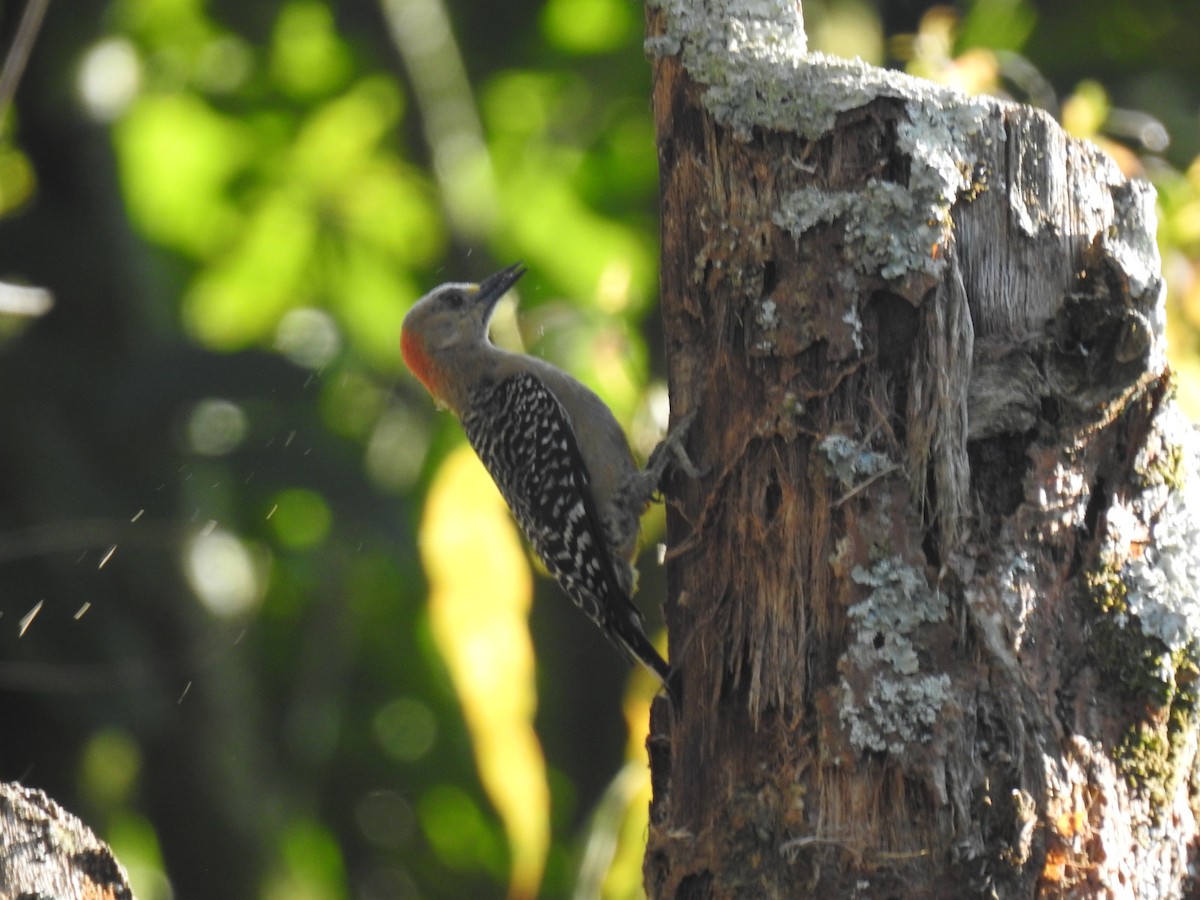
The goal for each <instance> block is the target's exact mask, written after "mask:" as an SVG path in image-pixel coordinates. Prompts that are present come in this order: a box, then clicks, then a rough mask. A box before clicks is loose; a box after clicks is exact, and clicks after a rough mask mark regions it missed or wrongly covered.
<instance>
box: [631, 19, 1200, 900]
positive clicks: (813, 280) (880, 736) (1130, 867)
mask: <svg viewBox="0 0 1200 900" xmlns="http://www.w3.org/2000/svg"><path fill="white" fill-rule="evenodd" d="M648 22H649V35H650V37H649V39H648V42H647V47H648V49H649V51H650V54H651V56H652V58H653V65H654V78H655V81H654V106H655V114H656V119H657V128H658V142H659V162H660V167H661V182H662V217H663V268H662V291H663V305H664V317H665V325H666V332H667V341H668V347H667V351H668V363H669V371H670V381H671V385H670V386H671V393H672V397H673V402H674V404H675V406H676V408H677V409H679V410H682V411H685V412H686V411H688V410H690V409H693V408H695V409H698V410H699V417H698V419H697V421H696V424H695V425H694V426H693V429H692V433H691V447H690V450H691V453H692V456H693V458H694V459H697V460H698V461H699V462H700V463H701V464H703V465H707V466H708V471H707V474H706V476H705V477H704V478H702V479H699V480H695V481H690V482H683V481H680V482H677V483H676V485H675V490H674V491H673V493H672V498H671V505H670V509H671V512H670V520H669V528H670V537H671V545H672V548H673V549H672V552H671V554H670V557H669V558H670V561H669V563H668V567H669V568H668V578H669V580H670V584H671V592H672V599H671V601H670V603H669V604H668V610H667V616H668V625H669V629H670V635H671V659H672V662H673V664H675V665H676V666H678V667H679V668H680V670H681V671H682V683H683V695H684V702H683V705H682V709H681V710H680V711H679V712H677V713H675V714H674V715H672V714H671V712H670V709H669V707H668V706H667V705H666V704H665V702H663V701H660V702H659V703H658V704H657V705H656V707H655V710H654V714H653V717H652V724H651V738H650V742H649V747H650V751H651V766H652V775H653V781H654V801H653V804H652V806H651V830H650V836H649V846H648V848H647V854H646V862H645V876H646V886H647V891H648V894H649V895H650V897H651V898H685V897H687V898H709V897H711V898H719V897H750V896H753V897H787V898H792V897H801V896H814V897H849V896H855V897H955V898H957V897H964V896H999V897H1005V898H1008V897H1030V896H1036V895H1047V896H1061V895H1072V896H1097V895H1106V892H1107V895H1108V896H1131V897H1132V896H1136V897H1139V898H1145V897H1158V896H1176V895H1178V894H1179V893H1180V892H1182V891H1183V890H1184V889H1185V886H1186V884H1187V873H1188V869H1189V865H1191V864H1194V863H1195V862H1196V860H1195V856H1196V850H1195V846H1194V838H1195V835H1196V824H1195V818H1194V806H1195V802H1196V796H1197V788H1196V786H1195V777H1194V776H1195V766H1196V756H1197V754H1196V746H1197V725H1196V690H1195V685H1194V680H1195V678H1196V676H1197V673H1198V672H1200V661H1198V659H1200V652H1198V642H1197V640H1196V635H1197V633H1198V630H1197V623H1198V621H1200V610H1198V609H1197V605H1196V602H1195V597H1194V592H1195V584H1196V583H1197V580H1196V579H1197V576H1198V574H1200V525H1198V524H1197V518H1196V510H1197V505H1196V504H1197V494H1196V491H1197V486H1196V476H1195V474H1194V472H1195V471H1196V469H1197V465H1196V463H1197V445H1196V442H1195V440H1194V439H1193V437H1192V435H1191V431H1190V429H1189V428H1188V427H1187V426H1186V425H1185V424H1184V423H1183V421H1182V420H1181V418H1180V415H1179V413H1178V412H1177V411H1176V410H1175V408H1174V406H1173V404H1172V402H1171V399H1170V393H1171V392H1170V385H1169V377H1168V373H1167V371H1166V364H1165V361H1164V323H1163V315H1164V313H1163V291H1164V288H1163V282H1162V279H1161V277H1160V274H1159V259H1158V254H1157V250H1156V246H1155V242H1154V227H1155V223H1154V214H1153V204H1154V200H1153V192H1152V190H1151V189H1150V188H1149V187H1148V186H1147V185H1145V184H1142V183H1140V182H1133V181H1129V180H1127V179H1126V178H1125V177H1124V176H1122V174H1121V173H1120V172H1119V171H1118V169H1117V167H1116V166H1115V165H1114V164H1113V163H1112V161H1111V160H1110V159H1108V158H1107V157H1105V156H1104V155H1103V154H1102V153H1100V152H1099V151H1098V150H1097V149H1096V148H1095V147H1093V146H1091V145H1089V144H1085V143H1081V142H1079V141H1075V140H1072V139H1069V138H1067V137H1065V136H1064V135H1063V133H1062V132H1061V130H1060V129H1059V128H1058V126H1057V125H1056V124H1055V123H1054V122H1053V121H1051V119H1050V118H1049V117H1048V116H1046V115H1045V114H1044V113H1042V112H1039V111H1037V110H1033V109H1029V108H1024V107H1019V106H1015V105H1011V104H1006V103H1001V102H998V101H995V100H992V99H988V98H967V97H965V96H962V95H960V94H957V93H955V92H952V91H950V90H947V89H945V88H941V87H938V86H935V85H932V84H929V83H925V82H921V81H919V80H916V79H913V78H909V77H906V76H904V75H901V74H898V73H895V72H884V71H880V70H876V69H872V68H869V67H866V66H864V65H862V64H859V63H852V62H846V61H842V60H834V59H828V58H823V57H819V56H805V55H804V47H803V44H804V37H803V27H802V23H801V21H800V18H799V11H798V10H797V9H796V8H795V4H793V3H790V2H785V0H766V2H762V0H760V2H753V3H751V2H749V0H728V2H721V0H707V2H704V3H701V2H693V3H691V4H685V3H683V2H681V0H663V2H661V4H659V5H656V6H655V7H653V8H651V10H650V12H649V19H648Z"/></svg>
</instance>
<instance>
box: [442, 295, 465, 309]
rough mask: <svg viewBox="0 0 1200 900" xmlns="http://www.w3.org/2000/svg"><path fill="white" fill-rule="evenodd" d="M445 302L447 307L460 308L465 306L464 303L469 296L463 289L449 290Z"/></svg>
mask: <svg viewBox="0 0 1200 900" xmlns="http://www.w3.org/2000/svg"><path fill="white" fill-rule="evenodd" d="M443 302H444V303H445V305H446V307H447V308H449V309H453V310H459V309H462V308H463V304H465V303H466V302H467V298H466V295H464V294H463V292H462V291H447V292H446V296H445V298H444V299H443Z"/></svg>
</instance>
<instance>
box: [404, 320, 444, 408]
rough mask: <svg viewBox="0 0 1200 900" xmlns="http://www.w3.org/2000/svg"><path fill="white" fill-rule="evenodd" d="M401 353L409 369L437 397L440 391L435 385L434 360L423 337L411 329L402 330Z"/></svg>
mask: <svg viewBox="0 0 1200 900" xmlns="http://www.w3.org/2000/svg"><path fill="white" fill-rule="evenodd" d="M400 355H401V356H402V357H403V358H404V364H405V365H406V366H408V370H409V371H410V372H412V373H413V374H414V375H416V376H417V378H418V379H419V380H420V382H421V384H423V385H425V389H426V390H427V391H429V393H431V394H433V396H434V397H435V398H436V397H437V396H438V392H437V390H436V388H435V385H434V377H433V360H431V359H430V358H429V354H428V353H426V352H425V346H424V345H423V344H422V343H421V339H420V338H419V337H417V335H415V334H414V333H413V332H412V330H411V329H404V330H403V331H401V332H400Z"/></svg>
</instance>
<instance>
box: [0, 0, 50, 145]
mask: <svg viewBox="0 0 1200 900" xmlns="http://www.w3.org/2000/svg"><path fill="white" fill-rule="evenodd" d="M49 5H50V0H29V3H27V4H26V5H25V12H24V13H22V14H21V24H20V25H18V26H17V36H16V37H15V38H13V43H12V47H11V48H9V51H8V56H6V57H5V58H4V68H3V69H2V70H0V122H3V121H4V119H5V117H6V116H7V115H8V109H9V107H10V106H12V102H13V97H15V96H16V93H17V85H18V84H19V83H20V81H21V76H22V75H23V74H24V72H25V64H26V63H27V62H29V55H30V54H31V53H32V52H33V43H34V41H36V40H37V34H38V29H40V28H41V27H42V19H43V18H45V16H46V7H48V6H49Z"/></svg>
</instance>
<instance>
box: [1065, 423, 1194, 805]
mask: <svg viewBox="0 0 1200 900" xmlns="http://www.w3.org/2000/svg"><path fill="white" fill-rule="evenodd" d="M1198 464H1200V446H1198V442H1197V438H1196V434H1195V431H1194V430H1193V428H1192V426H1191V425H1190V424H1189V423H1187V422H1185V421H1184V420H1183V417H1182V416H1181V415H1180V414H1179V413H1178V411H1177V410H1175V409H1173V408H1166V409H1165V410H1164V411H1163V412H1161V413H1160V414H1159V415H1158V417H1157V418H1156V420H1155V422H1154V427H1153V428H1152V429H1151V431H1150V433H1149V435H1148V436H1147V438H1146V440H1145V442H1144V444H1143V446H1142V448H1141V449H1140V451H1139V453H1138V456H1137V458H1136V459H1135V461H1134V475H1133V483H1134V485H1135V486H1136V487H1137V488H1138V489H1139V490H1137V491H1136V492H1134V493H1133V494H1130V495H1127V496H1123V497H1117V498H1114V500H1113V502H1112V503H1111V504H1110V506H1109V508H1108V509H1107V510H1106V513H1105V525H1106V527H1105V534H1104V541H1105V544H1104V547H1103V548H1102V550H1101V553H1100V561H1099V565H1098V566H1097V567H1096V568H1094V569H1093V570H1092V571H1091V572H1089V573H1087V575H1086V576H1085V586H1086V590H1085V593H1086V597H1087V600H1088V602H1089V605H1090V606H1091V608H1092V610H1093V613H1094V616H1095V618H1094V619H1093V621H1092V623H1091V627H1090V632H1089V648H1090V651H1091V654H1092V658H1093V659H1094V660H1095V663H1096V665H1097V668H1098V669H1099V671H1100V672H1101V674H1102V675H1103V677H1104V680H1105V682H1106V683H1108V684H1112V685H1115V686H1116V687H1118V688H1119V689H1120V691H1121V692H1122V693H1123V694H1125V695H1126V696H1128V697H1130V698H1131V699H1135V700H1138V701H1141V702H1142V703H1145V704H1147V706H1148V708H1150V709H1151V710H1154V711H1156V712H1154V714H1152V715H1149V716H1147V717H1145V718H1143V719H1141V720H1139V721H1136V722H1134V723H1133V724H1131V725H1130V726H1129V728H1128V729H1127V731H1126V732H1125V735H1124V737H1123V738H1122V739H1121V742H1120V743H1119V744H1118V745H1117V746H1116V747H1115V748H1114V751H1113V755H1114V759H1115V761H1116V762H1117V764H1118V766H1119V767H1120V769H1121V771H1122V773H1123V774H1124V775H1125V776H1126V777H1127V778H1128V779H1129V781H1130V784H1131V785H1132V786H1134V787H1136V788H1138V789H1140V790H1142V791H1144V792H1145V793H1146V794H1147V796H1148V798H1149V799H1150V800H1151V804H1152V807H1154V808H1157V807H1160V806H1163V805H1165V804H1166V803H1167V802H1168V800H1169V798H1170V796H1171V795H1172V794H1173V792H1174V790H1175V787H1176V786H1177V785H1178V780H1179V779H1180V778H1181V777H1183V774H1184V773H1181V772H1179V771H1178V770H1177V765H1176V759H1177V758H1178V755H1179V752H1180V751H1181V750H1182V749H1183V748H1184V745H1185V743H1186V741H1187V740H1189V737H1188V736H1189V735H1191V734H1192V733H1193V732H1194V731H1195V728H1196V725H1197V701H1198V698H1197V693H1196V689H1195V684H1196V680H1197V678H1198V677H1200V641H1198V636H1200V598H1198V597H1197V591H1198V590H1200V515H1198V513H1197V510H1198V509H1200V506H1198V505H1197V504H1200V485H1198V484H1197V483H1196V481H1197V479H1196V475H1195V473H1196V471H1197V468H1198ZM1130 548H1140V549H1138V550H1137V551H1131V549H1130Z"/></svg>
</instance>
